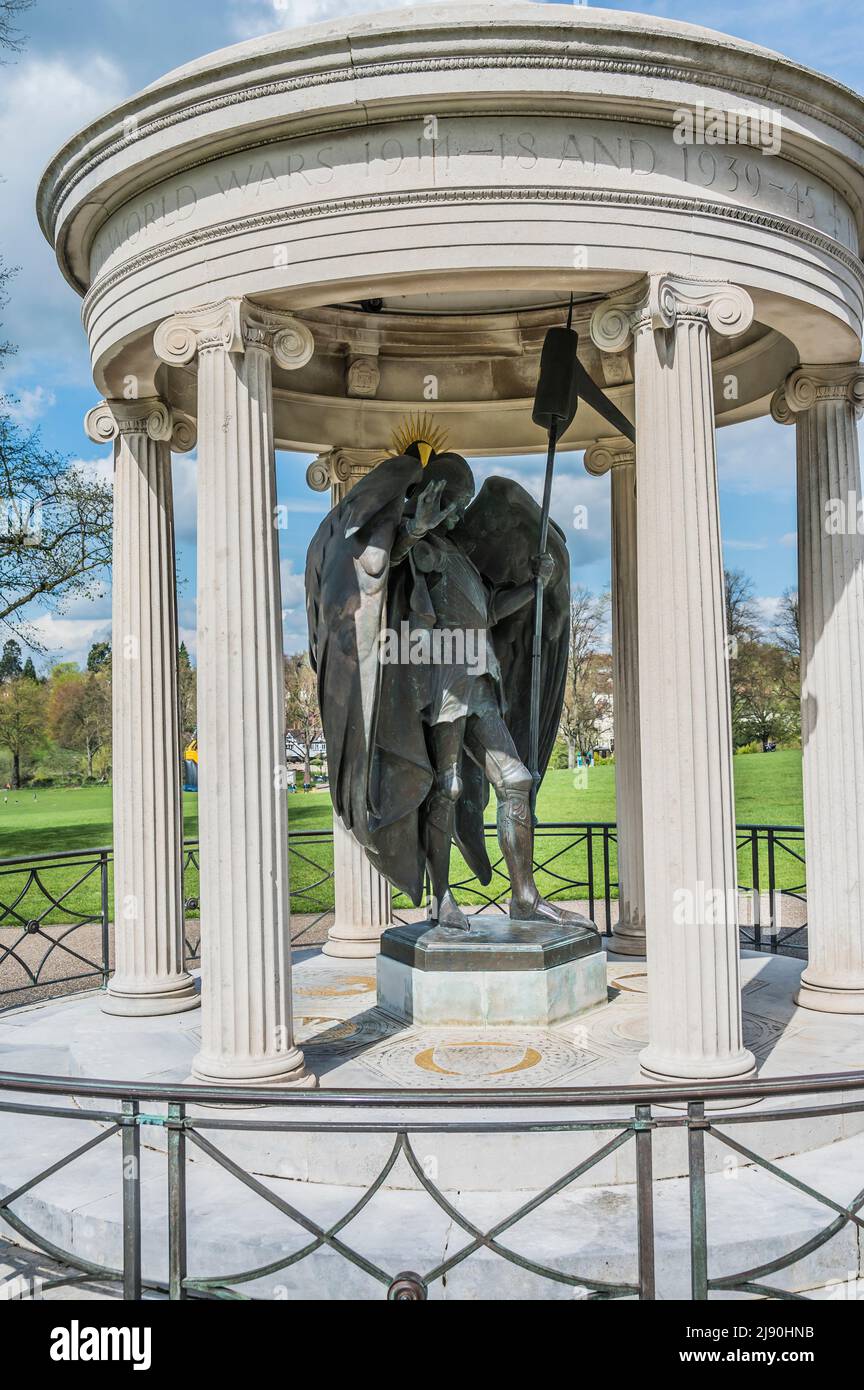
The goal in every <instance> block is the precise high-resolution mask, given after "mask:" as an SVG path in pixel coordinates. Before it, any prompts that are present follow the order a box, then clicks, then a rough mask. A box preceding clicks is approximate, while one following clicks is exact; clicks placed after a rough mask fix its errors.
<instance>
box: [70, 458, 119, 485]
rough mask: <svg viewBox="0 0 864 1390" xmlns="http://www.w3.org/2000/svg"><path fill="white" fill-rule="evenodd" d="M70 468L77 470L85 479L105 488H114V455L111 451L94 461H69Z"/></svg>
mask: <svg viewBox="0 0 864 1390" xmlns="http://www.w3.org/2000/svg"><path fill="white" fill-rule="evenodd" d="M69 467H70V468H77V469H79V470H80V472H81V473H83V475H84V476H85V478H90V479H93V481H95V482H100V483H105V484H106V486H107V487H110V488H113V487H114V454H113V451H112V452H111V453H107V454H100V455H99V457H98V458H95V459H80V458H78V459H70V460H69Z"/></svg>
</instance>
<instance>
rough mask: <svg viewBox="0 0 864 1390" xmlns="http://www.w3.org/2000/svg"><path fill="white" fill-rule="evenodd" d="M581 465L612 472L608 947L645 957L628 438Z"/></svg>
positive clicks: (599, 447) (602, 445)
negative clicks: (614, 889) (612, 871)
mask: <svg viewBox="0 0 864 1390" xmlns="http://www.w3.org/2000/svg"><path fill="white" fill-rule="evenodd" d="M585 467H586V469H587V470H588V472H589V473H591V474H593V475H594V476H595V477H599V476H600V475H601V474H603V473H607V472H610V471H611V474H612V693H613V701H614V719H615V803H616V819H617V823H618V921H617V922H616V923H615V926H614V928H613V931H612V949H613V950H614V951H617V952H618V953H619V954H621V955H625V956H644V954H645V868H644V860H643V851H642V758H641V754H640V749H639V634H638V602H637V573H638V571H637V565H636V450H635V448H634V446H633V445H632V444H631V443H630V442H629V440H626V439H620V438H619V439H613V440H608V441H606V440H601V441H600V442H599V443H597V444H593V445H592V446H591V448H590V449H587V450H586V451H585Z"/></svg>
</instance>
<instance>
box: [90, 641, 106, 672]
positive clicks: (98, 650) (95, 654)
mask: <svg viewBox="0 0 864 1390" xmlns="http://www.w3.org/2000/svg"><path fill="white" fill-rule="evenodd" d="M106 669H107V670H109V671H110V669H111V643H110V642H94V643H93V646H92V647H91V648H90V650H89V652H88V653H87V670H88V671H104V670H106Z"/></svg>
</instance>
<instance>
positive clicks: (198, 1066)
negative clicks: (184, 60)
mask: <svg viewBox="0 0 864 1390" xmlns="http://www.w3.org/2000/svg"><path fill="white" fill-rule="evenodd" d="M682 109H683V110H686V111H705V110H708V111H714V112H719V113H721V115H722V116H723V117H724V118H730V119H732V118H737V117H740V116H741V115H742V113H743V115H745V116H748V117H751V118H753V120H754V123H755V124H754V129H755V128H756V126H758V124H759V122H760V121H761V122H762V123H763V125H764V124H765V121H766V120H767V121H768V122H769V124H770V129H771V133H772V139H771V141H770V142H768V141H766V142H764V143H761V144H760V143H758V142H757V143H751V144H711V143H689V142H687V141H686V140H685V141H684V142H681V141H680V140H679V138H678V137H679V134H680V125H679V114H680V112H681V111H682ZM774 137H776V138H774ZM39 217H40V222H41V225H42V228H43V230H44V232H45V235H46V236H47V237H48V239H49V240H50V242H51V243H52V245H53V246H54V248H55V249H56V254H57V259H58V263H59V265H60V268H61V270H62V272H63V274H64V275H65V276H66V278H67V280H68V281H69V283H70V284H71V285H72V286H73V287H74V289H75V290H76V291H77V292H78V293H79V294H80V295H81V296H82V298H83V319H84V325H85V329H86V332H87V335H88V339H89V344H90V351H91V357H92V366H93V375H94V380H95V382H96V385H97V388H98V390H99V392H100V394H101V395H102V396H103V397H104V400H103V401H102V403H101V404H98V405H96V406H95V407H94V409H93V410H91V411H90V413H89V415H88V418H87V429H88V432H89V434H90V437H91V438H92V439H94V440H98V441H108V440H113V441H114V456H115V530H114V578H113V634H114V636H113V652H114V673H113V680H114V721H115V724H114V730H115V732H114V818H115V821H114V844H115V876H116V914H115V915H116V923H117V945H116V953H117V954H116V958H117V970H116V974H115V976H114V978H113V980H112V983H111V985H110V988H109V991H108V995H107V1000H106V1005H105V1007H106V1008H107V1009H108V1010H109V1011H111V1012H115V1013H120V1014H139V1015H140V1014H162V1013H170V1012H173V1011H183V1010H186V1009H188V1008H190V1007H191V1006H193V1005H194V1004H195V1003H196V995H195V992H194V987H193V982H192V980H191V978H190V976H189V974H188V973H187V972H186V969H185V964H184V959H183V912H182V892H181V852H182V817H181V810H180V793H179V786H178V777H177V769H178V762H179V749H178V735H177V728H178V718H177V695H176V657H175V653H176V646H177V636H176V624H177V619H176V597H175V577H174V536H173V520H172V493H171V452H172V450H183V449H190V448H192V447H195V444H196V439H197V449H198V491H199V503H198V506H199V512H198V557H199V560H198V563H199V572H198V602H199V616H198V675H199V747H200V758H201V764H200V766H201V773H200V792H199V807H200V867H201V932H202V943H203V957H202V996H203V1018H202V1041H201V1050H200V1052H199V1054H198V1056H197V1058H196V1059H195V1062H194V1074H195V1076H197V1077H198V1078H200V1079H202V1080H205V1081H224V1082H228V1083H233V1084H238V1083H244V1082H249V1083H253V1084H258V1085H260V1084H261V1083H263V1082H274V1083H279V1084H284V1085H291V1084H300V1085H308V1084H310V1081H311V1077H310V1076H309V1074H308V1072H307V1069H306V1067H305V1063H304V1059H303V1056H302V1053H301V1051H300V1050H299V1049H298V1048H297V1046H296V1045H295V1041H294V1037H293V1032H292V1018H291V1003H290V997H291V968H290V956H289V948H288V915H289V896H288V853H287V843H288V840H287V837H288V824H287V816H286V798H285V795H284V791H283V788H282V783H281V782H280V779H279V776H278V773H279V770H280V768H281V766H282V763H283V762H284V727H283V710H282V639H281V626H280V586H279V561H278V546H277V532H276V530H275V529H274V525H273V518H274V506H275V500H276V499H275V481H274V448H279V449H290V450H296V451H305V452H309V453H312V454H314V455H315V456H316V460H315V462H314V463H313V464H312V465H311V467H310V469H309V481H310V483H311V485H312V486H313V487H315V488H318V489H319V490H323V489H327V488H330V489H332V493H333V496H334V498H338V497H339V496H341V495H342V493H343V491H344V490H345V489H346V488H348V487H350V486H351V485H352V483H353V482H354V481H355V480H356V479H357V478H358V477H361V476H362V475H363V473H364V471H366V470H367V469H368V468H369V467H371V466H373V465H374V464H375V462H376V461H378V460H379V459H380V458H381V456H382V454H383V453H385V452H386V451H387V450H388V448H389V446H390V439H391V433H392V430H393V428H394V426H395V425H397V424H398V423H399V422H400V421H401V420H402V419H403V418H404V416H405V415H406V413H408V412H411V411H415V410H421V411H427V410H428V411H429V412H431V413H432V414H433V415H434V419H435V421H436V423H437V424H439V425H441V426H443V427H444V428H446V430H447V432H448V435H449V438H450V441H451V443H452V445H453V447H455V448H458V449H459V450H460V451H462V452H464V453H466V454H469V455H470V454H475V455H500V456H502V457H505V456H506V455H508V454H521V453H525V452H530V451H534V452H539V451H541V450H542V449H543V448H544V447H545V440H544V437H543V435H542V432H541V431H540V430H538V429H537V428H536V427H535V426H534V425H533V424H532V422H531V405H532V395H533V391H534V386H535V383H536V378H537V369H538V358H539V350H540V346H541V343H542V340H543V336H544V333H545V331H546V329H547V328H548V327H549V326H550V325H551V324H555V323H560V322H562V321H563V317H564V314H565V306H566V303H567V301H568V299H569V296H570V295H571V293H572V294H573V295H574V296H575V313H574V326H575V327H576V328H577V329H578V331H579V335H580V345H581V355H582V358H583V361H584V363H585V365H586V366H587V368H588V370H589V371H590V373H591V374H592V375H593V377H594V379H595V380H596V381H597V382H598V383H599V384H600V385H602V386H603V387H604V389H605V390H606V391H607V393H608V394H609V396H610V397H611V398H612V400H614V401H615V403H616V404H617V405H618V406H619V407H620V408H621V409H622V410H623V411H624V413H625V414H627V415H628V416H629V417H630V418H631V419H635V421H636V425H637V431H638V448H637V450H636V452H635V454H634V451H633V449H632V448H631V447H630V446H629V445H628V444H627V443H626V442H625V441H623V440H622V439H610V438H609V437H608V426H607V427H605V433H604V425H603V422H602V421H601V420H600V419H599V417H597V416H596V415H595V414H594V413H593V412H592V411H591V410H590V409H588V408H587V407H586V406H585V405H584V404H583V405H581V406H580V408H579V410H578V412H577V414H576V417H575V420H574V421H573V424H572V426H571V427H570V429H569V431H568V433H567V435H566V437H565V439H564V441H563V445H562V447H563V448H566V449H585V450H586V451H587V452H586V465H587V467H588V468H589V470H590V471H592V472H594V473H600V472H604V471H607V470H608V471H610V472H611V475H612V476H611V485H612V507H613V571H614V638H615V698H616V721H617V730H616V748H617V778H618V806H619V810H618V819H619V827H620V842H621V859H620V862H621V879H622V884H621V904H622V908H621V919H620V922H619V925H618V928H617V939H616V944H617V947H618V949H620V950H621V951H623V952H625V953H628V952H629V953H630V954H639V953H641V952H642V951H643V949H645V947H646V945H647V958H648V970H649V985H650V983H651V982H655V983H656V982H659V983H660V985H661V988H654V989H652V990H650V994H649V1040H648V1046H647V1049H646V1051H645V1052H644V1053H643V1054H642V1066H643V1069H644V1071H645V1072H646V1074H647V1075H649V1076H651V1077H653V1078H659V1079H663V1080H666V1079H668V1080H672V1081H674V1080H682V1079H683V1080H688V1079H695V1080H700V1081H701V1080H709V1079H721V1080H722V1079H730V1078H737V1077H742V1076H746V1075H747V1074H749V1073H750V1072H752V1070H753V1066H754V1061H753V1056H752V1055H751V1053H750V1051H748V1050H747V1048H746V1047H745V1046H744V1043H743V1039H742V1022H741V1018H742V1014H741V997H740V981H739V962H738V942H737V926H736V920H735V902H736V852H735V833H734V809H733V796H732V758H731V751H732V750H731V738H730V711H729V691H728V678H727V668H726V634H725V629H724V599H723V567H722V554H721V539H720V528H719V514H718V502H717V479H716V456H715V442H714V432H715V425H723V426H726V425H729V426H731V425H734V424H736V423H737V422H739V421H742V420H748V419H753V418H755V417H758V416H761V415H765V414H766V413H767V412H768V411H769V410H770V411H771V413H772V414H773V416H774V418H775V420H777V421H778V424H792V425H794V426H795V430H796V435H797V459H798V463H797V467H798V518H799V521H798V536H799V540H798V544H799V587H800V605H801V625H802V681H803V690H802V701H803V713H804V738H803V742H804V783H805V811H806V841H807V870H808V907H809V943H810V945H809V949H810V956H809V961H808V964H807V967H806V970H805V972H804V975H803V983H802V987H801V993H800V996H799V1003H800V1004H802V1005H804V1006H806V1007H807V1008H810V1009H815V1010H824V1011H828V1012H839V1013H853V1014H854V1013H861V1012H864V913H862V909H861V892H862V882H864V862H862V859H864V791H862V788H864V741H862V730H864V662H862V643H864V587H862V569H861V563H862V553H861V547H862V539H861V537H860V536H859V535H858V534H857V532H855V531H854V528H853V534H849V535H844V536H836V535H829V534H827V533H826V530H825V528H824V526H823V516H824V506H825V502H826V500H827V499H829V498H833V497H840V498H843V499H848V497H849V495H850V494H852V495H854V499H856V500H857V497H858V495H859V489H860V485H859V466H858V452H857V438H856V413H857V412H858V411H859V409H860V406H861V405H862V403H864V370H862V367H861V365H860V362H859V359H860V355H861V331H862V297H864V268H862V263H861V260H860V256H859V248H860V244H861V237H862V234H864V102H862V101H861V99H860V98H859V97H858V96H856V95H855V94H854V93H853V92H851V91H849V90H847V89H846V88H845V87H843V86H841V85H840V84H839V83H836V82H834V81H831V80H830V79H828V78H826V77H823V76H821V75H819V74H817V73H814V72H810V71H809V70H807V69H806V68H803V67H801V66H799V65H797V64H795V63H792V62H790V61H788V60H787V59H785V58H783V57H781V56H779V55H778V54H776V53H772V52H769V51H768V50H766V49H762V48H758V47H756V46H754V45H752V44H748V43H744V42H742V41H739V40H737V39H732V38H728V37H725V36H723V35H720V34H717V33H714V32H712V31H709V30H706V29H701V28H697V27H694V26H691V25H687V24H681V23H675V22H672V21H667V20H660V19H656V18H653V17H651V18H648V17H645V16H640V15H635V14H627V13H623V12H620V11H611V10H602V9H593V8H577V9H572V10H570V9H566V8H563V7H560V6H553V5H534V4H522V3H519V4H513V5H505V6H502V5H498V4H494V5H492V4H465V5H459V6H456V5H452V4H438V5H432V6H429V7H422V8H416V9H410V10H405V9H403V10H397V11H393V12H391V13H387V14H375V15H371V16H364V17H360V18H355V19H351V20H348V21H338V22H333V23H325V24H320V25H316V26H314V27H311V28H308V29H302V30H294V31H290V32H281V33H276V34H273V35H270V36H268V37H266V38H261V39H255V40H252V41H250V42H248V43H243V44H240V45H238V46H236V47H233V48H229V49H225V50H223V51H221V52H218V53H215V54H211V55H209V56H208V57H205V58H202V59H200V60H199V61H197V62H194V63H192V64H189V65H188V66H186V67H183V68H180V69H178V70H176V71H174V72H172V73H169V74H168V75H167V76H166V77H164V78H162V79H161V80H160V81H159V82H156V83H155V84H153V85H152V86H150V87H148V88H147V89H146V90H145V91H143V92H142V93H140V94H139V95H138V96H136V97H133V98H132V99H130V100H129V101H127V102H126V103H124V104H123V105H122V106H120V107H118V108H116V109H114V110H112V111H110V112H108V113H107V114H106V115H105V116H103V117H101V118H100V119H99V120H97V121H94V122H93V123H92V124H91V125H90V126H88V127H87V128H86V129H85V130H83V131H81V132H80V133H79V134H78V135H76V136H74V138H72V139H71V140H70V141H69V143H68V144H67V145H66V146H65V147H64V148H63V149H62V150H61V151H60V153H59V154H58V155H57V156H56V157H55V159H54V160H53V161H52V162H51V164H50V166H49V168H48V169H47V171H46V173H45V175H44V177H43V179H42V183H41V186H40V190H39ZM753 468H754V470H758V468H759V459H758V458H754V460H753ZM637 487H638V496H637ZM289 524H290V518H289ZM573 544H574V545H578V537H574V538H573ZM637 553H638V566H637V563H636V556H637ZM336 862H337V883H336V888H337V909H338V910H337V921H336V926H335V928H334V930H333V933H332V935H331V941H330V942H329V943H328V947H327V949H328V951H330V952H332V953H335V954H337V955H339V954H342V955H348V956H350V955H355V956H363V955H368V954H374V953H375V952H376V951H377V937H378V935H379V933H380V930H381V928H382V926H383V925H385V924H386V922H387V921H388V920H389V917H388V914H389V892H388V890H387V887H386V885H384V884H382V883H381V881H380V880H378V879H377V878H376V876H375V875H374V873H373V872H372V871H371V870H370V869H369V868H368V866H367V865H366V863H365V861H364V859H363V857H362V855H361V854H360V852H359V850H358V849H357V847H356V845H354V844H353V842H352V841H351V840H350V837H348V836H347V834H346V832H344V831H343V830H341V828H340V827H337V840H336ZM682 892H684V893H687V894H689V895H690V897H691V900H692V902H693V903H694V904H696V905H697V906H696V908H695V916H694V917H693V920H689V921H688V922H687V923H686V924H683V923H681V922H679V921H678V920H677V917H676V914H675V912H674V910H673V904H674V903H675V902H676V901H678V900H679V895H680V894H681V893H682ZM706 900H707V901H709V902H712V903H716V902H719V903H721V904H722V906H721V908H720V909H719V910H718V909H717V908H716V906H715V907H714V908H713V909H711V910H709V909H706V908H705V906H704V904H705V902H706Z"/></svg>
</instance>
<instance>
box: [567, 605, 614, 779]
mask: <svg viewBox="0 0 864 1390" xmlns="http://www.w3.org/2000/svg"><path fill="white" fill-rule="evenodd" d="M608 607H609V598H608V595H606V594H601V595H599V596H598V595H596V594H592V593H591V591H590V589H586V588H585V587H584V586H583V585H581V584H580V585H577V586H576V588H575V589H574V590H573V593H572V595H571V598H570V647H569V651H568V656H567V685H566V688H565V692H564V706H563V709H562V711H561V726H560V727H561V733H562V734H563V736H564V738H565V739H566V741H567V750H568V751H567V757H568V765H569V766H570V767H573V766H575V763H576V754H577V752H579V753H581V754H582V756H583V758H587V757H588V755H589V754H590V753H591V752H592V751H593V749H594V745H595V743H596V741H597V724H598V722H599V721H600V720H602V719H603V718H604V717H605V716H607V715H608V713H609V710H610V708H611V702H612V675H611V663H610V660H609V657H608V655H606V654H602V653H598V651H597V646H598V643H599V642H600V638H601V635H602V633H603V629H604V627H605V624H606V617H607V613H608Z"/></svg>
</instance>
